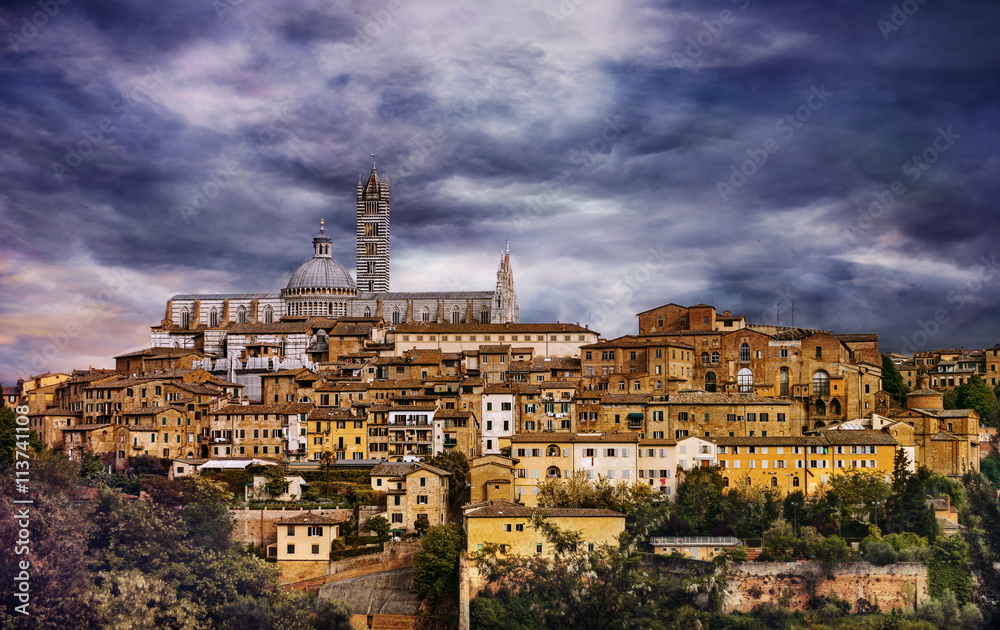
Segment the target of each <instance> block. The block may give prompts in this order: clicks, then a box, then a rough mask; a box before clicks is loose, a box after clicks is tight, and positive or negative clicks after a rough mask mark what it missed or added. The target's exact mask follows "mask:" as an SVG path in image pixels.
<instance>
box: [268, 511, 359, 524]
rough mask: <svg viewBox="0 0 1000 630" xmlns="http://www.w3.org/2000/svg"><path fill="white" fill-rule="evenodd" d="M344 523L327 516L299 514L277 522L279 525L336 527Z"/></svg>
mask: <svg viewBox="0 0 1000 630" xmlns="http://www.w3.org/2000/svg"><path fill="white" fill-rule="evenodd" d="M343 522H344V521H338V520H336V519H333V518H330V517H329V516H322V515H320V514H313V513H311V512H310V513H308V514H299V515H297V516H292V517H289V518H283V519H281V520H279V521H278V524H279V525H337V524H338V523H343Z"/></svg>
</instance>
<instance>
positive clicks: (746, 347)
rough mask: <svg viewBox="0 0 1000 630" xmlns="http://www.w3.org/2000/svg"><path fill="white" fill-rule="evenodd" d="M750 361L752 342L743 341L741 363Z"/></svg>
mask: <svg viewBox="0 0 1000 630" xmlns="http://www.w3.org/2000/svg"><path fill="white" fill-rule="evenodd" d="M749 362H750V344H748V343H743V344H741V345H740V363H749Z"/></svg>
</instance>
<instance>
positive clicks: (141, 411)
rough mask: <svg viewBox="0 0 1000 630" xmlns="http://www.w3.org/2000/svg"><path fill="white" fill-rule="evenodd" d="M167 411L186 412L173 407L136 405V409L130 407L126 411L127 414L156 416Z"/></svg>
mask: <svg viewBox="0 0 1000 630" xmlns="http://www.w3.org/2000/svg"><path fill="white" fill-rule="evenodd" d="M167 411H176V412H177V413H180V414H182V415H183V413H184V412H182V411H179V410H177V409H174V408H173V407H136V408H135V409H129V410H128V411H126V412H125V415H126V416H155V415H156V414H159V413H164V412H167Z"/></svg>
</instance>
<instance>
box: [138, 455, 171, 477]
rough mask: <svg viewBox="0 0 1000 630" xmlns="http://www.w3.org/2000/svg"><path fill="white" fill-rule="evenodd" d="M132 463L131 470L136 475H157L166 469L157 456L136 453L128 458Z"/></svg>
mask: <svg viewBox="0 0 1000 630" xmlns="http://www.w3.org/2000/svg"><path fill="white" fill-rule="evenodd" d="M129 463H130V464H131V465H132V472H133V473H134V474H136V475H158V476H164V475H166V474H167V469H166V468H164V467H163V464H162V463H160V458H159V457H154V456H152V455H136V456H135V457H133V458H131V459H130V460H129Z"/></svg>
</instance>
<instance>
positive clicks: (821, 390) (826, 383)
mask: <svg viewBox="0 0 1000 630" xmlns="http://www.w3.org/2000/svg"><path fill="white" fill-rule="evenodd" d="M812 385H813V396H824V397H826V396H829V395H830V375H829V374H827V373H826V370H819V371H817V372H816V373H815V374H813V382H812Z"/></svg>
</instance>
